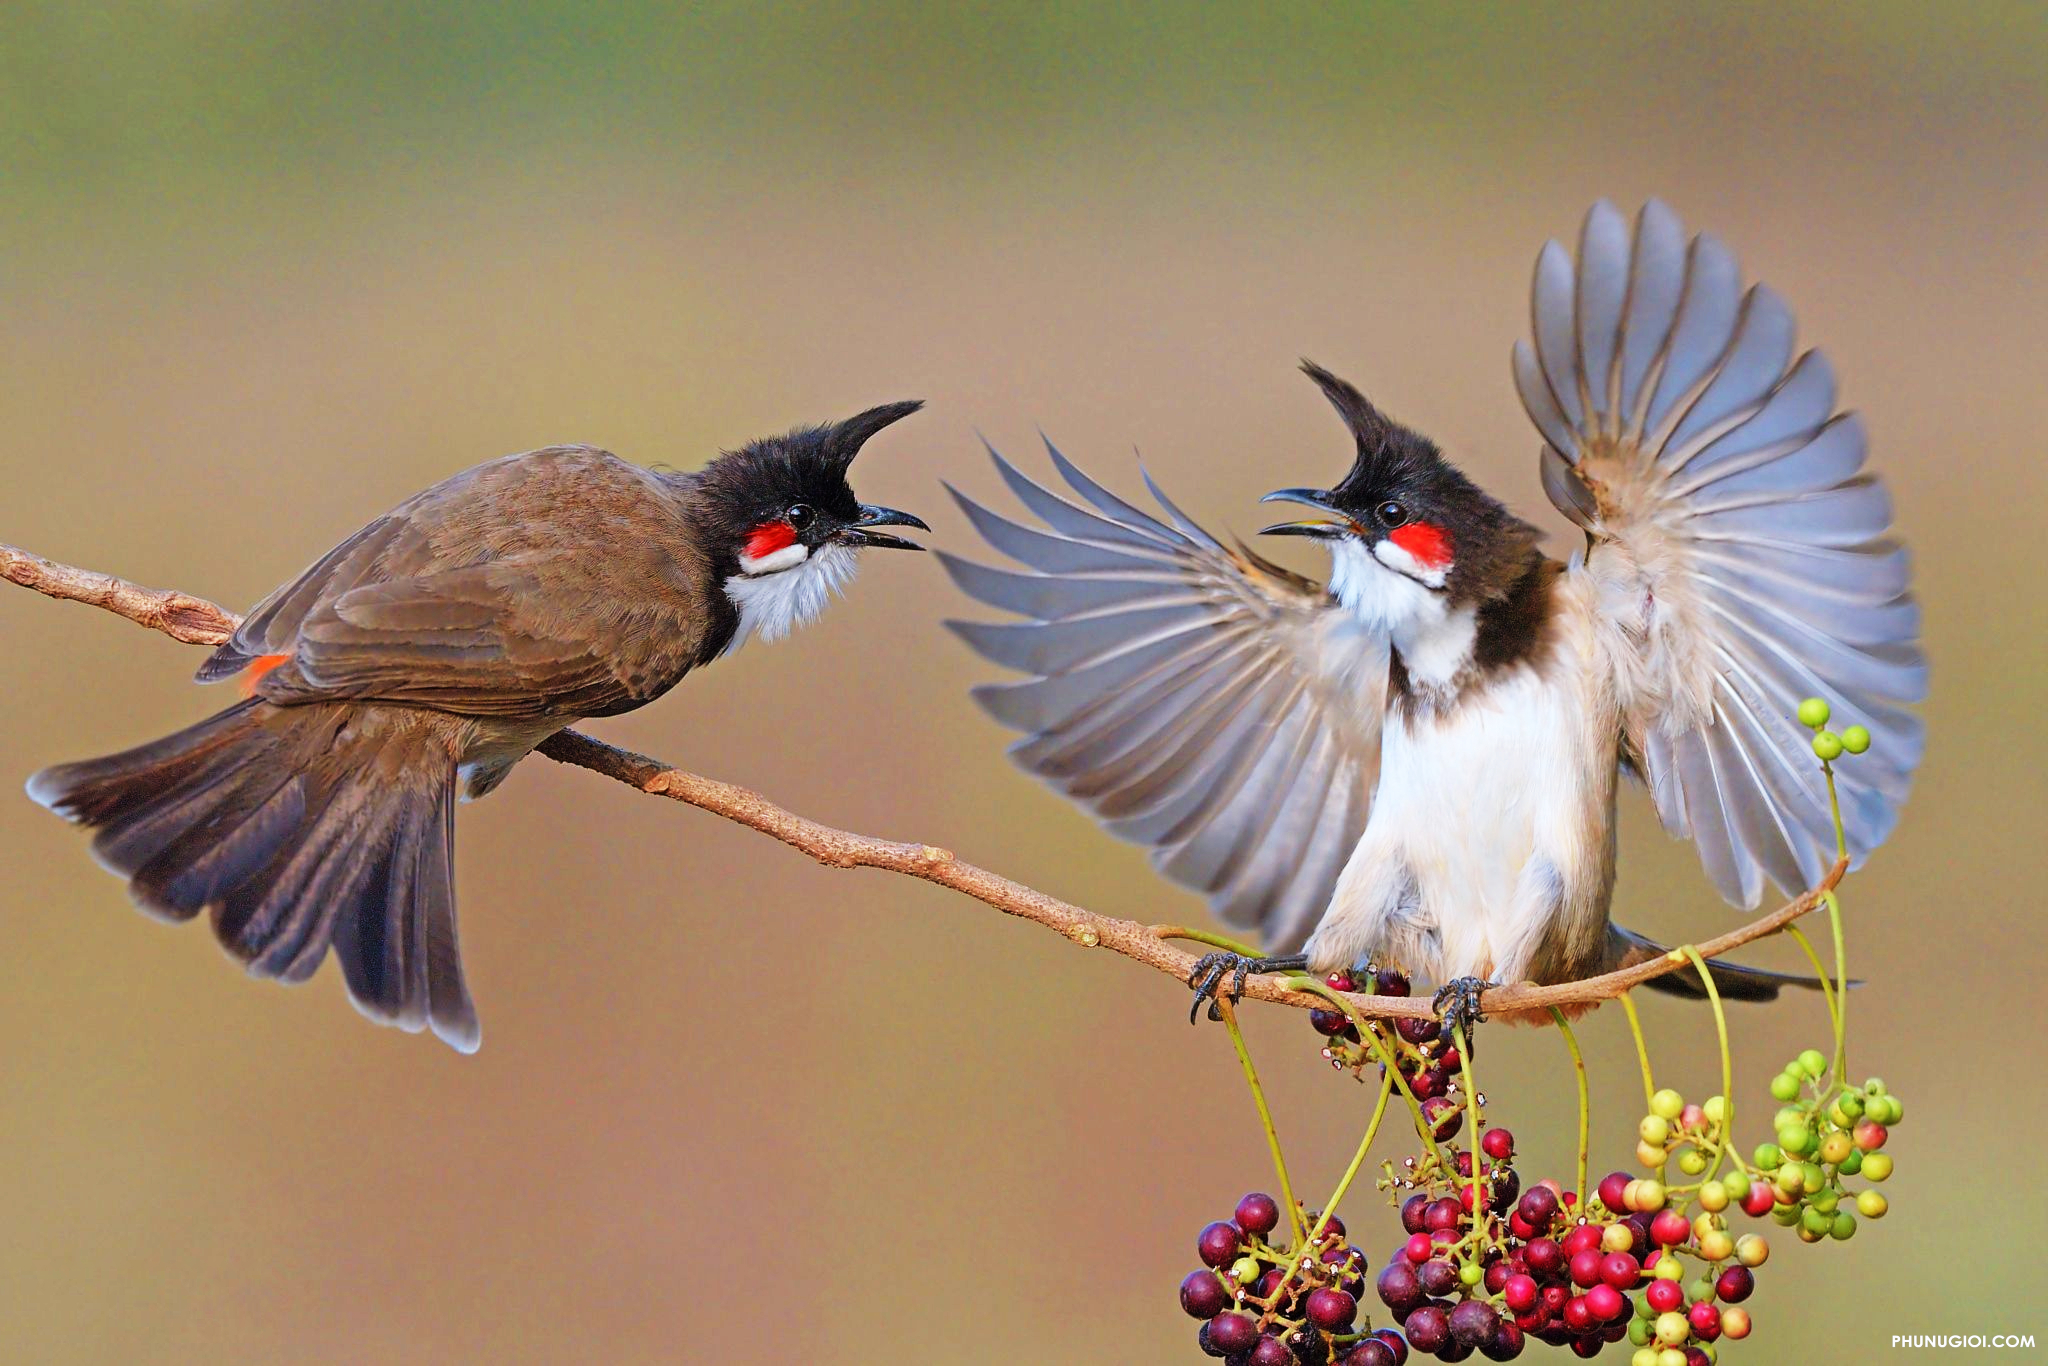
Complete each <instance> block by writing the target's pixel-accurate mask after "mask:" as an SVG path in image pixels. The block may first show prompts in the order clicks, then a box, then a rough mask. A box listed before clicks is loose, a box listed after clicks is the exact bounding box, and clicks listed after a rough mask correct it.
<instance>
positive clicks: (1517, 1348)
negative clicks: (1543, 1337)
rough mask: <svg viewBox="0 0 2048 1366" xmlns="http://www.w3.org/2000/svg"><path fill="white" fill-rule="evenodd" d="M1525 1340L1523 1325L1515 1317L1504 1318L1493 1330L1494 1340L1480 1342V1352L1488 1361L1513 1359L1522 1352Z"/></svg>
mask: <svg viewBox="0 0 2048 1366" xmlns="http://www.w3.org/2000/svg"><path fill="white" fill-rule="evenodd" d="M1524 1342H1525V1339H1524V1338H1523V1336H1522V1328H1521V1325H1520V1324H1518V1323H1516V1322H1515V1321H1514V1320H1513V1319H1502V1320H1501V1321H1500V1326H1499V1327H1498V1328H1495V1329H1494V1330H1493V1341H1491V1342H1482V1343H1480V1344H1479V1352H1480V1355H1482V1356H1484V1357H1485V1358H1486V1359H1487V1360H1488V1361H1513V1360H1514V1359H1515V1358H1516V1357H1518V1356H1520V1355H1521V1354H1522V1347H1523V1344H1524Z"/></svg>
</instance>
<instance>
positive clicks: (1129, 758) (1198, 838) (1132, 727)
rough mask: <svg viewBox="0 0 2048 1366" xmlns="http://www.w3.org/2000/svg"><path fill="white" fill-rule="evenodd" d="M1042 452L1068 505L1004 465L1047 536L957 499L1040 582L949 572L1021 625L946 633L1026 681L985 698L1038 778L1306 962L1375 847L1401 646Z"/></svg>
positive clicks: (994, 687) (1171, 509) (1315, 590)
mask: <svg viewBox="0 0 2048 1366" xmlns="http://www.w3.org/2000/svg"><path fill="white" fill-rule="evenodd" d="M1046 450H1047V453H1048V454H1049V456H1050V458H1051V460H1052V464H1053V467H1054V468H1055V469H1056V470H1057V471H1058V473H1059V474H1060V475H1061V477H1062V478H1063V479H1064V480H1065V482H1066V484H1067V485H1068V487H1069V489H1070V490H1071V492H1072V495H1073V499H1069V498H1068V497H1064V496H1062V495H1060V494H1058V493H1054V492H1053V491H1051V490H1050V489H1048V488H1046V487H1044V486H1043V485H1040V484H1038V483H1037V482H1035V481H1033V480H1032V479H1030V478H1028V477H1027V476H1025V475H1024V474H1023V473H1022V472H1021V471H1020V470H1018V469H1017V468H1016V467H1015V466H1014V465H1012V464H1011V463H1010V462H1009V461H1007V460H1005V459H1004V458H1003V457H1002V456H1001V455H999V454H997V453H996V452H995V451H994V450H990V452H989V455H990V457H991V458H992V459H993V460H994V461H995V465H996V471H997V473H998V475H999V476H1000V477H1001V479H1002V481H1003V483H1004V484H1005V485H1006V486H1007V487H1008V488H1009V490H1010V491H1011V493H1012V494H1013V495H1015V497H1016V498H1017V501H1018V502H1019V503H1021V504H1022V505H1023V506H1024V508H1025V509H1026V510H1028V511H1029V512H1030V513H1032V514H1033V515H1034V516H1035V517H1036V518H1037V519H1038V520H1039V522H1040V523H1042V527H1035V526H1027V525H1024V524H1021V523H1018V522H1014V521H1011V520H1010V519H1008V518H1006V517H1003V516H1001V515H999V514H997V513H995V512H992V511H990V510H989V509H987V508H985V507H983V506H981V505H980V504H979V503H976V502H975V501H973V500H972V499H970V498H968V497H966V496H965V495H963V494H961V493H959V492H958V491H957V490H955V491H954V494H953V496H954V498H955V499H957V500H958V501H959V503H960V506H961V508H962V509H963V510H964V511H965V512H966V514H967V516H968V519H969V521H971V522H972V523H973V524H974V526H975V528H976V529H977V530H978V531H980V532H981V534H982V536H983V538H984V539H986V540H987V541H988V542H989V544H990V545H992V546H993V547H995V548H996V549H997V550H999V551H1001V552H1002V553H1003V554H1004V555H1007V556H1008V557H1010V558H1011V559H1013V560H1016V561H1017V562H1019V563H1020V564H1022V565H1024V566H1025V567H1026V569H1027V570H1028V571H1030V572H1023V573H1020V572H1017V571H1015V570H1010V569H998V568H992V567H989V566H986V565H981V564H976V563H974V562H972V561H969V560H962V559H959V558H957V557H955V556H952V555H947V554H943V553H942V554H941V555H940V559H941V560H942V561H943V562H944V564H945V566H946V570H947V572H948V573H949V574H951V575H952V577H953V581H954V582H955V583H956V584H958V585H959V586H960V588H961V589H962V590H963V591H965V592H966V593H967V594H968V595H969V596H970V597H972V598H975V599H976V600H977V601H980V602H983V603H986V604H987V605H989V606H991V607H995V608H998V609H1000V610H1002V611H1006V612H1012V613H1015V614H1016V615H1018V616H1019V617H1022V618H1023V620H1022V621H1018V622H1010V623H1003V624H994V625H992V624H988V623H979V622H954V623H950V624H951V626H952V628H953V629H954V630H955V631H956V632H957V633H958V634H959V635H960V636H961V638H962V639H963V640H965V641H966V642H967V643H968V645H970V646H971V647H973V648H974V650H975V651H976V652H977V653H979V654H980V655H982V657H983V658H985V659H988V660H990V661H992V662H994V663H997V664H1000V665H1002V666H1004V667H1005V668H1010V669H1015V670H1017V671H1018V672H1020V673H1024V674H1027V675H1029V676H1030V677H1028V678H1027V679H1026V680H1025V681H1023V682H1015V683H996V684H988V685H984V686H983V687H980V688H977V689H976V690H975V696H976V698H977V699H979V700H980V702H981V704H982V706H983V707H984V708H986V709H987V711H988V712H989V714H990V715H992V716H994V717H995V718H996V719H997V720H998V721H1001V722H1002V723H1003V724H1005V725H1007V726H1011V727H1013V728H1015V729H1017V730H1020V731H1023V732H1025V736H1024V738H1023V739H1021V740H1019V741H1018V742H1017V743H1016V744H1015V745H1014V746H1012V748H1011V751H1010V753H1011V755H1012V757H1013V758H1015V759H1016V760H1017V762H1018V763H1019V764H1021V765H1022V766H1023V767H1024V768H1025V769H1027V770H1029V771H1030V772H1032V773H1035V774H1037V775H1038V776H1039V777H1041V778H1043V779H1045V781H1046V782H1048V783H1050V784H1051V785H1052V786H1053V787H1054V788H1056V789H1057V790H1059V791H1060V792H1063V793H1065V794H1066V795H1067V796H1068V797H1070V798H1071V799H1073V800H1074V801H1075V802H1077V803H1079V804H1080V805H1081V806H1083V807H1085V808H1086V809H1087V810H1089V811H1090V812H1092V813H1093V814H1094V815H1095V816H1096V817H1097V818H1098V819H1100V820H1101V821H1102V823H1103V825H1104V827H1105V828H1106V829H1108V830H1109V831H1111V832H1112V833H1114V834H1116V835H1118V836H1120V837H1122V838H1124V839H1129V840H1134V841H1137V842H1139V843H1142V844H1146V845H1149V846H1151V848H1152V858H1153V862H1154V864H1155V865H1156V866H1157V867H1158V868H1159V869H1160V871H1161V872H1163V873H1165V874H1166V875H1167V876H1168V877H1170V878H1172V879H1173V880H1174V881H1176V882H1179V883H1180V884H1182V885H1183V886H1186V887H1190V888H1192V889H1194V890H1195V891H1198V892H1200V893H1202V894H1203V895H1204V896H1206V897H1207V898H1208V899H1209V902H1210V905H1211V906H1212V907H1213V908H1214V909H1215V910H1216V912H1217V913H1218V914H1219V915H1220V916H1221V917H1222V918H1223V919H1224V920H1226V921H1228V922H1229V923H1231V924H1233V925H1242V926H1255V927H1257V928H1258V929H1259V930H1260V931H1261V932H1262V933H1263V935H1264V936H1265V939H1266V941H1267V942H1268V943H1269V944H1270V945H1272V946H1273V947H1274V948H1275V949H1276V950H1286V949H1292V948H1296V947H1298V946H1299V945H1300V944H1301V943H1302V942H1303V941H1304V940H1305V939H1307V937H1308V934H1309V931H1310V930H1311V929H1313V928H1314V925H1315V921H1316V919H1317V917H1319V916H1320V915H1321V914H1322V912H1323V910H1324V908H1325V907H1326V906H1327V905H1328V904H1329V899H1330V894H1331V891H1332V890H1333V889H1334V888H1335V886H1336V882H1337V876H1338V874H1339V873H1340V872H1342V871H1343V868H1344V863H1345V860H1346V859H1348V858H1349V857H1350V854H1351V851H1352V848H1353V847H1354V846H1355V845H1356V844H1357V842H1358V836H1359V834H1360V832H1361V831H1362V830H1363V829H1364V828H1365V818H1366V813H1367V811H1368V809H1369V808H1370V805H1371V799H1372V788H1373V783H1374V781H1375V779H1376V778H1377V775H1378V771H1379V730H1378V726H1379V716H1380V714H1381V710H1382V708H1383V705H1384V699H1385V686H1386V646H1385V643H1384V642H1383V641H1380V640H1377V639H1374V638H1372V637H1370V636H1368V635H1367V634H1366V633H1364V632H1363V631H1362V630H1361V629H1359V628H1358V627H1357V626H1356V625H1355V624H1353V623H1351V622H1349V621H1348V620H1346V619H1345V618H1344V616H1343V614H1342V613H1340V612H1338V611H1336V610H1334V609H1333V608H1332V606H1331V603H1330V600H1329V597H1328V595H1327V594H1326V593H1325V592H1324V591H1323V590H1322V589H1321V587H1320V586H1319V585H1316V584H1312V583H1310V582H1308V581H1306V580H1303V579H1299V578H1297V577H1295V576H1294V575H1291V574H1289V573H1287V572H1286V571H1284V570H1281V569H1280V568H1278V567H1277V566H1274V565H1271V564H1269V563H1267V562H1266V561H1264V560H1262V559H1260V558H1258V557H1257V556H1255V555H1253V554H1251V553H1250V552H1249V551H1244V550H1237V549H1229V548H1226V547H1225V546H1224V545H1223V544H1222V543H1221V542H1219V541H1217V540H1216V538H1215V537H1213V536H1211V535H1210V534H1209V533H1208V532H1206V531H1204V530H1203V529H1202V528H1201V527H1200V526H1199V525H1197V524H1196V523H1195V522H1194V520H1193V519H1192V518H1190V517H1188V516H1187V515H1186V514H1185V513H1183V512H1182V511H1181V510H1180V509H1179V508H1177V507H1175V506H1174V505H1173V503H1172V502H1171V501H1170V500H1169V499H1168V498H1167V497H1166V495H1165V494H1164V493H1163V492H1162V491H1161V490H1160V489H1159V487H1158V486H1157V485H1156V484H1154V483H1153V481H1152V479H1151V476H1150V475H1149V474H1148V475H1145V476H1144V479H1145V484H1146V487H1147V488H1148V489H1149V490H1150V492H1151V494H1152V496H1153V498H1154V499H1156V500H1157V502H1158V504H1159V507H1160V509H1161V511H1162V512H1163V514H1164V516H1163V518H1162V517H1158V516H1154V515H1152V514H1151V513H1148V512H1145V511H1143V510H1141V509H1139V508H1137V507H1135V506H1134V505H1132V504H1131V503H1128V502H1126V501H1125V500H1124V499H1122V498H1120V497H1119V496H1117V495H1116V494H1114V493H1112V492H1110V491H1109V490H1108V489H1106V488H1104V487H1103V486H1102V485H1101V484H1098V483H1096V482H1095V481H1094V480H1093V479H1091V478H1089V477H1088V476H1087V475H1086V474H1084V473H1082V472H1081V470H1080V469H1079V468H1078V467H1076V466H1075V465H1074V464H1073V462H1071V461H1070V460H1068V459H1067V458H1066V457H1065V456H1064V455H1062V454H1060V452H1059V451H1058V450H1057V449H1055V448H1054V447H1053V446H1052V445H1051V443H1049V442H1048V443H1047V446H1046ZM1075 499H1077V500H1078V501H1074V500H1075Z"/></svg>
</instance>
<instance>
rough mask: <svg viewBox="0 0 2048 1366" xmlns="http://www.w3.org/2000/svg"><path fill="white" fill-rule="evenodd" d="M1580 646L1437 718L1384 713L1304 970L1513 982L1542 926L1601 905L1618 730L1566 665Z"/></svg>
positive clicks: (1578, 673) (1567, 646)
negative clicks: (1373, 967) (1368, 804)
mask: <svg viewBox="0 0 2048 1366" xmlns="http://www.w3.org/2000/svg"><path fill="white" fill-rule="evenodd" d="M1577 634H1578V633H1577V632H1567V635H1568V636H1575V635H1577ZM1581 646H1582V642H1580V641H1577V640H1574V639H1569V638H1567V639H1561V640H1559V641H1557V642H1554V643H1553V645H1552V646H1551V647H1550V649H1549V654H1548V657H1546V658H1544V659H1542V660H1541V661H1540V664H1539V665H1534V666H1530V667H1524V668H1519V669H1516V670H1514V671H1513V672H1512V673H1511V674H1509V675H1508V676H1506V677H1504V678H1502V679H1500V680H1498V681H1497V682H1494V683H1491V684H1489V685H1487V686H1486V687H1485V688H1484V690H1483V691H1479V692H1476V693H1468V694H1467V695H1465V696H1464V697H1463V698H1461V699H1460V700H1459V701H1457V702H1456V703H1454V704H1452V705H1451V706H1449V707H1448V708H1446V709H1445V710H1443V711H1441V712H1427V713H1424V714H1420V715H1417V716H1414V717H1412V718H1411V717H1409V716H1407V715H1406V714H1405V713H1404V712H1403V711H1402V710H1401V709H1400V708H1398V707H1396V708H1395V709H1393V710H1392V711H1391V712H1390V714H1389V716H1388V718H1387V726H1386V730H1385V733H1384V735H1383V738H1382V746H1381V756H1380V781H1379V788H1378V791H1377V792H1376V793H1375V795H1374V798H1373V808H1372V816H1371V819H1370V820H1369V821H1368V823H1367V826H1366V831H1365V834H1364V836H1363V837H1362V838H1361V839H1360V841H1359V845H1358V849H1357V851H1356V852H1355V853H1354V854H1353V855H1352V858H1351V861H1350V863H1349V864H1348V865H1347V866H1346V868H1345V870H1344V874H1343V876H1342V877H1341V878H1340V879H1339V881H1338V884H1337V890H1336V894H1335V896H1334V897H1333V898H1332V902H1331V908H1330V913H1329V914H1328V915H1327V916H1326V917H1325V919H1324V921H1323V923H1322V925H1321V926H1319V927H1318V929H1317V931H1316V935H1315V937H1314V939H1313V940H1311V942H1310V953H1311V957H1312V961H1314V962H1315V963H1316V964H1317V965H1318V966H1321V965H1323V964H1325V963H1328V964H1330V965H1331V966H1336V965H1338V963H1339V962H1340V961H1341V962H1342V963H1352V962H1357V961H1360V960H1362V959H1364V958H1368V957H1373V956H1380V957H1382V958H1384V959H1386V960H1388V961H1392V962H1395V963H1399V964H1400V965H1401V966H1403V967H1405V968H1407V969H1409V970H1410V971H1413V972H1419V973H1422V974H1424V975H1426V976H1429V977H1431V978H1433V979H1435V980H1437V981H1444V980H1448V979H1449V978H1452V977H1461V976H1468V975H1474V976H1488V977H1493V978H1494V979H1496V980H1501V981H1514V980H1520V978H1521V976H1522V975H1525V970H1526V968H1527V966H1528V964H1529V960H1530V957H1531V955H1532V954H1533V953H1534V952H1535V949H1536V947H1537V945H1538V943H1539V941H1540V939H1541V936H1542V932H1543V931H1544V929H1545V928H1546V926H1547V925H1548V923H1549V921H1550V920H1551V918H1552V917H1554V916H1555V915H1557V914H1559V913H1561V911H1562V910H1564V909H1565V908H1566V907H1567V906H1573V907H1577V906H1582V905H1583V904H1584V900H1585V897H1586V896H1587V895H1588V894H1595V895H1604V890H1605V887H1604V867H1605V864H1604V856H1603V850H1604V847H1605V842H1606V839H1607V830H1608V825H1609V822H1610V821H1611V818H1612V811H1611V803H1612V793H1613V776H1614V765H1615V753H1614V741H1613V738H1612V736H1613V730H1612V725H1611V722H1609V723H1607V724H1606V726H1605V735H1604V738H1603V735H1602V729H1603V723H1602V722H1601V720H1600V719H1599V716H1600V713H1601V711H1602V707H1601V705H1600V701H1599V699H1598V698H1597V697H1595V696H1593V695H1591V694H1590V693H1589V692H1588V690H1587V687H1586V684H1585V680H1586V679H1587V678H1588V676H1589V675H1588V672H1587V671H1586V670H1585V669H1584V668H1583V667H1574V665H1575V663H1576V660H1575V656H1576V655H1577V654H1578V651H1579V649H1580V648H1581Z"/></svg>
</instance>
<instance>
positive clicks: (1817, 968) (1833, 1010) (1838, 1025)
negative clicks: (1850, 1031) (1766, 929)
mask: <svg viewBox="0 0 2048 1366" xmlns="http://www.w3.org/2000/svg"><path fill="white" fill-rule="evenodd" d="M1785 933H1786V934H1789V935H1791V936H1792V942H1793V943H1795V944H1797V945H1798V946H1799V947H1800V948H1802V949H1804V950H1805V951H1806V961H1807V962H1809V963H1811V964H1813V975H1814V977H1815V979H1816V980H1818V981H1819V982H1820V994H1821V997H1822V999H1824V1000H1825V1001H1826V1002H1827V1003H1828V1023H1829V1024H1830V1025H1832V1026H1833V1027H1834V1031H1835V1045H1836V1048H1837V1050H1839V1049H1840V1047H1841V1041H1842V1014H1841V1011H1840V1009H1839V1008H1838V1007H1837V1006H1836V1004H1835V979H1834V978H1833V977H1831V976H1830V975H1829V974H1828V970H1827V968H1826V967H1825V966H1823V965H1822V963H1821V961H1820V954H1819V952H1818V951H1817V950H1815V948H1814V947H1813V941H1812V940H1810V939H1808V938H1807V937H1806V931H1804V930H1802V929H1800V928H1799V927H1798V926H1797V925H1787V926H1786V927H1785Z"/></svg>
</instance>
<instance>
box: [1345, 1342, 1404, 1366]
mask: <svg viewBox="0 0 2048 1366" xmlns="http://www.w3.org/2000/svg"><path fill="white" fill-rule="evenodd" d="M1339 1366H1394V1353H1393V1349H1392V1348H1390V1347H1388V1346H1387V1344H1386V1343H1384V1342H1382V1341H1381V1340H1380V1339H1378V1338H1367V1339H1365V1340H1364V1341H1363V1342H1361V1343H1359V1344H1358V1345H1357V1346H1356V1347H1354V1348H1352V1349H1351V1350H1350V1351H1349V1352H1348V1353H1346V1354H1345V1356H1344V1359H1343V1361H1342V1362H1341V1363H1339Z"/></svg>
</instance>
